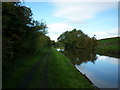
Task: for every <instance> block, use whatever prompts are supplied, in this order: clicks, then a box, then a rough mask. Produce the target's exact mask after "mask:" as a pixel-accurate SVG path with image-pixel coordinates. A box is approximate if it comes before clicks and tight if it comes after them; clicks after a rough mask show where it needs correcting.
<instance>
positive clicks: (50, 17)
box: [24, 2, 118, 41]
mask: <svg viewBox="0 0 120 90" xmlns="http://www.w3.org/2000/svg"><path fill="white" fill-rule="evenodd" d="M24 4H25V5H26V6H27V7H30V8H31V10H32V12H33V18H34V19H35V20H38V21H41V19H43V20H44V21H46V24H47V26H48V34H47V35H48V36H50V38H51V39H52V40H55V41H56V40H57V37H58V36H59V35H60V34H62V33H63V32H65V31H67V30H68V31H70V30H72V29H74V28H76V29H80V30H82V31H83V32H84V33H85V34H88V36H90V37H92V36H93V35H96V38H97V39H102V38H109V37H115V36H118V3H117V2H116V3H115V2H114V3H111V2H102V3H100V2H99V3H97V2H89V3H88V2H84V3H82V2H77V3H76V2H72V3H71V2H25V3H24Z"/></svg>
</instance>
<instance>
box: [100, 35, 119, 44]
mask: <svg viewBox="0 0 120 90" xmlns="http://www.w3.org/2000/svg"><path fill="white" fill-rule="evenodd" d="M119 41H120V38H118V37H115V38H106V39H101V40H98V44H99V45H105V44H109V43H115V42H119Z"/></svg>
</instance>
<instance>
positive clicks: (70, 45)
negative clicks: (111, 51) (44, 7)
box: [57, 29, 97, 50]
mask: <svg viewBox="0 0 120 90" xmlns="http://www.w3.org/2000/svg"><path fill="white" fill-rule="evenodd" d="M57 40H58V42H59V43H62V45H63V46H64V47H65V49H75V48H78V49H90V50H94V49H95V47H96V46H97V40H96V38H95V35H94V36H93V37H92V38H90V37H89V36H88V35H86V34H85V33H83V32H82V30H76V29H73V30H72V31H65V32H64V33H62V34H61V35H60V36H59V37H58V39H57Z"/></svg>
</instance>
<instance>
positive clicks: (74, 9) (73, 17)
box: [53, 2, 118, 24]
mask: <svg viewBox="0 0 120 90" xmlns="http://www.w3.org/2000/svg"><path fill="white" fill-rule="evenodd" d="M53 5H55V7H56V10H55V13H54V16H55V17H59V18H63V19H65V20H66V22H67V23H74V24H78V23H83V22H85V21H86V20H87V19H91V18H93V17H94V16H95V15H97V14H99V13H100V12H102V11H105V10H107V9H110V8H113V7H117V5H118V3H110V2H109V3H107V2H106V3H105V2H104V3H96V2H89V3H87V2H61V3H58V2H54V3H53Z"/></svg>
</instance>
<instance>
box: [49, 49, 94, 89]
mask: <svg viewBox="0 0 120 90" xmlns="http://www.w3.org/2000/svg"><path fill="white" fill-rule="evenodd" d="M48 70H49V73H48V78H49V80H48V81H49V84H48V85H49V87H50V88H93V86H92V85H91V83H89V82H88V80H87V79H85V78H84V77H83V76H82V75H81V74H80V73H79V72H78V71H77V70H76V69H75V68H74V66H73V65H72V64H71V63H70V60H69V59H68V58H67V57H65V56H64V55H63V54H61V53H60V52H57V51H56V50H55V49H54V48H52V50H51V56H50V60H49V69H48Z"/></svg>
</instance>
